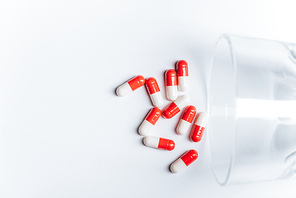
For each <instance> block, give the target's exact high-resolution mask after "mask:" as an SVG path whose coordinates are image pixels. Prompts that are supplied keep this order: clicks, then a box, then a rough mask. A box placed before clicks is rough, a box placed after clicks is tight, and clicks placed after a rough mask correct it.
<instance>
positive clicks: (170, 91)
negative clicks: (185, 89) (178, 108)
mask: <svg viewBox="0 0 296 198" xmlns="http://www.w3.org/2000/svg"><path fill="white" fill-rule="evenodd" d="M165 92H166V97H167V99H168V100H170V101H174V100H176V99H177V97H178V83H177V74H176V71H175V70H173V69H169V70H167V71H166V72H165Z"/></svg>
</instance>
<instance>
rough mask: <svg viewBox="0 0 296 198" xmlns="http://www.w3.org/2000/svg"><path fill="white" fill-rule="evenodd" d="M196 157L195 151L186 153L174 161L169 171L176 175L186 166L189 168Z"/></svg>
mask: <svg viewBox="0 0 296 198" xmlns="http://www.w3.org/2000/svg"><path fill="white" fill-rule="evenodd" d="M197 157H198V153H197V152H196V150H193V149H191V150H189V151H187V152H186V153H184V154H183V155H182V156H181V157H180V158H179V159H177V160H176V161H174V162H173V163H172V164H171V166H170V170H171V172H173V173H178V172H180V171H182V170H183V169H185V168H186V167H187V166H189V165H190V164H191V163H192V162H194V161H195V160H196V159H197Z"/></svg>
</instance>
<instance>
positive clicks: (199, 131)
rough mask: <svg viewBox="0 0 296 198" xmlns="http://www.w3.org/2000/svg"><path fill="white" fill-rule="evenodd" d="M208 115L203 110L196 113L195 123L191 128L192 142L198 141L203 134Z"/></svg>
mask: <svg viewBox="0 0 296 198" xmlns="http://www.w3.org/2000/svg"><path fill="white" fill-rule="evenodd" d="M207 121H208V115H207V113H205V112H201V113H198V114H197V117H196V120H195V123H194V125H193V127H192V129H191V133H190V136H189V137H190V140H191V141H193V142H199V141H200V140H201V138H202V136H203V133H204V130H205V127H206V125H207Z"/></svg>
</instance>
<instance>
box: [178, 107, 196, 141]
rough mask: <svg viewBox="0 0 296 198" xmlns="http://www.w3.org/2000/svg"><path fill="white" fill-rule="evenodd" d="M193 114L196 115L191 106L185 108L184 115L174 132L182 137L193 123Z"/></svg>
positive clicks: (194, 109)
mask: <svg viewBox="0 0 296 198" xmlns="http://www.w3.org/2000/svg"><path fill="white" fill-rule="evenodd" d="M195 114H196V108H195V107H194V106H193V105H189V106H187V107H186V108H185V110H184V113H183V115H182V117H181V119H180V121H179V123H178V126H177V129H176V132H177V133H178V134H179V135H184V134H186V133H187V132H188V130H189V128H190V125H191V123H192V122H193V119H194V116H195Z"/></svg>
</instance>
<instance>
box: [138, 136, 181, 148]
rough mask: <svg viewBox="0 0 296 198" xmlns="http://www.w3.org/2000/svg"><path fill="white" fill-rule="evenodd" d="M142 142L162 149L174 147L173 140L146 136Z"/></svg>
mask: <svg viewBox="0 0 296 198" xmlns="http://www.w3.org/2000/svg"><path fill="white" fill-rule="evenodd" d="M143 142H144V144H145V145H146V146H149V147H152V148H158V149H164V150H168V151H172V150H173V149H174V148H175V142H174V141H173V140H169V139H164V138H159V137H153V136H147V137H144V139H143Z"/></svg>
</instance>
